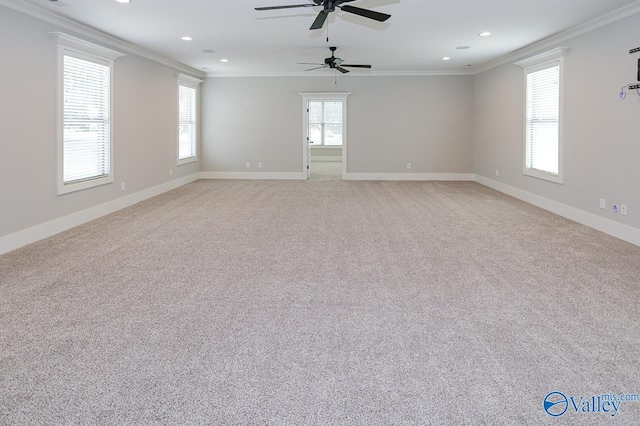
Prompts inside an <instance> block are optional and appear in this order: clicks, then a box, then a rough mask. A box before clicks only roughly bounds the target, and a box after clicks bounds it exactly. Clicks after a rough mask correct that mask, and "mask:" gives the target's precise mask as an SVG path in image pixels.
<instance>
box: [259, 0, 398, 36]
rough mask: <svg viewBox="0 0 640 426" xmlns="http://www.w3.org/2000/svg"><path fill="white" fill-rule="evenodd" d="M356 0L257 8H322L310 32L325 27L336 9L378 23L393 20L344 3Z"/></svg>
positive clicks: (321, 0) (323, 1)
mask: <svg viewBox="0 0 640 426" xmlns="http://www.w3.org/2000/svg"><path fill="white" fill-rule="evenodd" d="M352 1H355V0H313V3H315V4H311V3H306V4H293V5H288V6H267V7H256V8H255V9H256V10H275V9H292V8H295V7H318V6H322V7H323V9H322V10H321V11H320V13H319V14H318V17H317V18H316V20H315V21H313V24H312V25H311V28H309V29H310V30H319V29H320V28H322V26H323V25H324V22H325V21H326V20H327V17H328V16H329V13H331V12H334V11H335V10H336V7H338V8H340V9H341V10H342V11H344V12H349V13H353V14H354V15H359V16H364V17H365V18H369V19H373V20H375V21H378V22H384V21H386V20H387V19H389V18H391V15H387V14H386V13H380V12H375V11H373V10H368V9H362V8H359V7H355V6H350V5H348V4H347V5H344V6H342V3H351V2H352Z"/></svg>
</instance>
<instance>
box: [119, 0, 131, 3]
mask: <svg viewBox="0 0 640 426" xmlns="http://www.w3.org/2000/svg"><path fill="white" fill-rule="evenodd" d="M116 1H117V2H118V3H131V0H116Z"/></svg>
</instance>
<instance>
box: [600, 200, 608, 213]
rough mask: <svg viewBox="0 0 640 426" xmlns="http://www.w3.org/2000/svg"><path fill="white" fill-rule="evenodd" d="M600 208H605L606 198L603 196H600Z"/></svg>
mask: <svg viewBox="0 0 640 426" xmlns="http://www.w3.org/2000/svg"><path fill="white" fill-rule="evenodd" d="M600 208H601V209H602V210H606V209H607V200H605V199H604V198H600Z"/></svg>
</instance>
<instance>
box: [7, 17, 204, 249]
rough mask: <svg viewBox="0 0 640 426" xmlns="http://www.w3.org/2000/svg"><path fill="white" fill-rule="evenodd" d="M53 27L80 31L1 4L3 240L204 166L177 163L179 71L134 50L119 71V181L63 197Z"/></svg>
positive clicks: (116, 121) (116, 106)
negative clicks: (59, 178)
mask: <svg viewBox="0 0 640 426" xmlns="http://www.w3.org/2000/svg"><path fill="white" fill-rule="evenodd" d="M49 31H62V32H67V33H70V34H72V35H74V34H73V33H72V32H70V31H68V30H64V29H60V28H56V27H55V26H53V25H51V24H47V23H45V22H42V21H39V20H37V19H34V18H31V17H28V16H26V15H24V14H21V13H19V12H16V11H13V10H10V9H8V8H5V7H0V61H1V63H0V66H1V69H2V78H1V79H0V94H1V95H0V119H1V120H2V123H1V125H0V129H1V131H2V132H1V134H0V147H1V152H2V155H1V157H0V194H1V195H2V196H1V201H0V203H1V207H2V208H0V237H1V236H4V235H8V234H12V233H15V232H17V231H20V230H24V229H27V228H30V227H32V226H34V225H39V224H42V223H45V222H48V221H51V220H54V219H57V218H60V217H63V216H67V215H69V214H72V213H75V212H78V211H81V210H84V209H88V208H91V207H94V206H97V205H100V204H102V203H106V202H109V201H113V200H116V199H119V198H121V197H124V196H127V195H129V194H132V193H135V192H138V191H142V190H145V189H147V188H151V187H154V186H157V185H160V184H162V183H166V182H168V181H169V180H172V179H179V178H181V177H184V176H188V175H191V174H194V173H197V172H198V171H199V164H198V163H193V164H189V165H185V166H180V167H176V155H177V154H176V153H177V146H176V143H177V142H176V138H177V136H176V134H177V124H176V120H177V118H176V117H177V88H176V84H177V83H176V76H175V73H176V71H174V70H173V69H172V68H170V67H167V66H164V65H160V64H158V63H156V62H153V61H150V60H147V59H143V58H141V57H138V56H135V55H132V54H127V56H125V57H123V58H120V59H118V60H116V62H115V68H114V78H115V83H114V88H113V90H114V116H113V120H114V125H115V131H114V141H115V158H114V166H115V170H114V176H115V182H114V183H112V184H107V185H103V186H99V187H95V188H91V189H86V190H84V191H79V192H74V193H70V194H65V195H60V196H59V195H57V189H56V167H57V165H56V113H57V100H56V96H57V95H56V87H57V78H58V77H57V76H58V69H57V56H56V55H57V53H56V43H55V41H54V39H53V38H52V37H51V36H49V34H48V32H49ZM81 38H85V39H86V37H81ZM90 41H91V40H90ZM107 47H111V46H107ZM116 50H121V49H118V48H116ZM125 53H126V52H125ZM170 168H171V169H173V172H174V173H173V177H171V178H170V177H169V169H170ZM121 182H126V188H127V190H126V191H124V192H122V191H120V183H121Z"/></svg>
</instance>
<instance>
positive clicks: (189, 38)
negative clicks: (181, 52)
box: [180, 36, 193, 41]
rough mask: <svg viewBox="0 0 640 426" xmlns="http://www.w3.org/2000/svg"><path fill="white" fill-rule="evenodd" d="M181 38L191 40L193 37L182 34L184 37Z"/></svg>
mask: <svg viewBox="0 0 640 426" xmlns="http://www.w3.org/2000/svg"><path fill="white" fill-rule="evenodd" d="M180 38H181V39H182V40H184V41H191V40H193V37H189V36H184V37H180Z"/></svg>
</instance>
